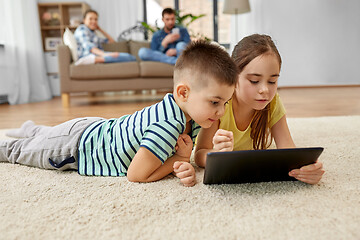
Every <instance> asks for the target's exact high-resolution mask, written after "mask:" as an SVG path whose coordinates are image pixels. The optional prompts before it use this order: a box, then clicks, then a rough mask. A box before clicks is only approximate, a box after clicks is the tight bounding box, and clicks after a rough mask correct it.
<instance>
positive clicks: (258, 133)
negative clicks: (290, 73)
mask: <svg viewBox="0 0 360 240" xmlns="http://www.w3.org/2000/svg"><path fill="white" fill-rule="evenodd" d="M267 53H269V54H274V55H275V56H276V57H277V59H278V61H279V68H281V57H280V54H279V52H278V50H277V48H276V46H275V44H274V42H273V41H272V39H271V37H270V36H268V35H260V34H253V35H250V36H247V37H245V38H243V39H242V40H241V41H240V42H239V43H238V44H237V45H236V46H235V48H234V51H233V52H232V56H231V57H232V58H233V60H234V62H235V64H236V66H237V68H238V70H239V73H241V72H242V71H243V70H244V68H245V66H246V65H248V64H249V63H250V62H251V61H252V60H253V59H254V58H256V57H258V56H260V55H263V54H267ZM279 70H280V69H279ZM269 115H270V103H269V104H267V105H266V107H265V108H264V109H262V110H256V111H255V114H254V118H253V120H252V122H251V125H250V127H251V133H250V136H251V138H252V139H253V148H254V149H266V148H267V147H269V146H270V145H271V142H272V137H271V132H270V126H269Z"/></svg>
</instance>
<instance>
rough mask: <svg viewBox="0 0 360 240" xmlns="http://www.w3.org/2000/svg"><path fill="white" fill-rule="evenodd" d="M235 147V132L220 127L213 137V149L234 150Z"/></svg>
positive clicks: (221, 150)
mask: <svg viewBox="0 0 360 240" xmlns="http://www.w3.org/2000/svg"><path fill="white" fill-rule="evenodd" d="M233 148H234V136H233V132H231V131H226V130H224V129H219V130H217V131H216V133H215V135H214V137H213V149H214V150H216V151H219V152H225V151H232V150H233Z"/></svg>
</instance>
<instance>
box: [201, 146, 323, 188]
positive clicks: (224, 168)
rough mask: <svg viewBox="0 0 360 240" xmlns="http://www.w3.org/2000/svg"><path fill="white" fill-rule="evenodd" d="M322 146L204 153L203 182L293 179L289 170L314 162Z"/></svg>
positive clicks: (249, 181)
mask: <svg viewBox="0 0 360 240" xmlns="http://www.w3.org/2000/svg"><path fill="white" fill-rule="evenodd" d="M323 150H324V148H322V147H311V148H286V149H267V150H246V151H232V152H211V153H208V154H207V159H206V166H205V173H204V181H203V183H204V184H224V183H254V182H270V181H293V180H296V179H295V178H293V177H290V176H289V175H288V174H289V172H290V171H291V170H292V169H296V168H301V167H302V166H304V165H308V164H312V163H315V162H316V160H317V159H318V157H319V156H320V154H321V153H322V151H323Z"/></svg>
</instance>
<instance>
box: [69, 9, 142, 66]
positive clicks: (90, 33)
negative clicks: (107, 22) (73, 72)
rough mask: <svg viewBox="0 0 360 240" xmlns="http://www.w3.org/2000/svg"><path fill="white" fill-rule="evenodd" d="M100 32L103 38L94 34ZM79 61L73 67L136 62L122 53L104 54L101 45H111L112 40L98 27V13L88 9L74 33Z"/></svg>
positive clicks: (132, 57)
mask: <svg viewBox="0 0 360 240" xmlns="http://www.w3.org/2000/svg"><path fill="white" fill-rule="evenodd" d="M96 30H98V31H100V32H101V33H102V35H103V37H101V36H99V35H98V34H96ZM74 36H75V39H76V42H77V50H78V55H79V60H78V61H77V62H76V63H75V65H79V64H93V63H113V62H130V61H136V58H135V57H134V56H133V55H131V54H129V53H123V52H106V51H104V49H103V48H102V44H103V43H113V42H115V41H114V39H113V38H112V37H111V36H110V35H109V34H108V33H106V32H105V31H104V30H103V29H102V28H100V26H99V25H98V13H97V12H96V11H95V10H92V9H89V10H87V11H86V12H85V14H84V19H83V24H81V25H79V27H77V29H76V30H75V32H74Z"/></svg>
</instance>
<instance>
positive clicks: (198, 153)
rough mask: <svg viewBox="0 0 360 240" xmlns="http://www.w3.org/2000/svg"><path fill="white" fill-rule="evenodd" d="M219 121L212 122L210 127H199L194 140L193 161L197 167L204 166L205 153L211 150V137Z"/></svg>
mask: <svg viewBox="0 0 360 240" xmlns="http://www.w3.org/2000/svg"><path fill="white" fill-rule="evenodd" d="M219 124H220V121H219V120H217V121H216V122H214V123H213V124H212V125H211V127H210V128H201V130H200V132H199V134H198V137H197V142H196V148H195V155H194V158H195V163H196V165H198V166H199V167H205V165H206V154H207V153H208V152H212V151H214V150H213V143H212V140H213V137H214V135H215V133H216V131H217V130H218V128H219Z"/></svg>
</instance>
